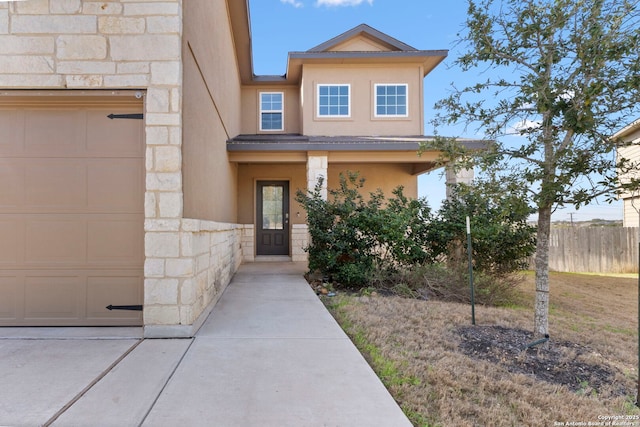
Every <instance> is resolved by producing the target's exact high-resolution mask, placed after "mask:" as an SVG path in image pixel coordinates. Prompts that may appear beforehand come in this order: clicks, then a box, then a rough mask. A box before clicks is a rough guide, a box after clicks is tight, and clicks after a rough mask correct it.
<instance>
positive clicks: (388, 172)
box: [238, 163, 418, 224]
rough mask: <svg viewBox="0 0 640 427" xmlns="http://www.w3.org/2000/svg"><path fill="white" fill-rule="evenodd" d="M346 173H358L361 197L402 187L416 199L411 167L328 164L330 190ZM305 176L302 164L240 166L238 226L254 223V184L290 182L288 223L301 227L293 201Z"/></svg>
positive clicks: (301, 218) (302, 219) (302, 218)
mask: <svg viewBox="0 0 640 427" xmlns="http://www.w3.org/2000/svg"><path fill="white" fill-rule="evenodd" d="M346 171H352V172H359V173H360V177H363V178H365V180H366V181H365V187H364V188H363V191H362V193H363V194H364V195H367V194H369V192H372V191H376V190H377V189H378V188H380V189H381V190H382V191H383V192H384V193H385V196H386V197H390V196H392V193H391V191H392V190H393V189H395V188H396V187H397V186H399V185H403V186H404V194H405V196H407V197H413V198H416V197H417V196H418V179H417V177H416V176H414V175H411V165H408V164H407V165H402V164H383V163H371V164H357V163H339V164H331V163H330V164H329V167H328V170H327V174H328V177H329V179H328V183H329V189H332V188H337V187H338V184H339V179H340V173H341V172H346ZM306 173H307V172H306V165H305V164H279V165H277V164H263V165H248V164H241V165H239V167H238V192H239V194H240V197H239V199H238V211H239V213H238V223H240V224H253V223H254V221H255V191H256V190H255V189H256V182H257V181H263V180H264V181H266V180H278V181H289V187H290V196H289V197H290V206H291V208H290V212H291V223H292V224H304V223H305V213H304V209H303V208H302V207H301V206H300V205H299V204H298V203H297V202H296V201H295V200H294V199H295V192H296V190H298V189H302V190H304V189H306V188H307V175H306ZM298 214H299V215H298Z"/></svg>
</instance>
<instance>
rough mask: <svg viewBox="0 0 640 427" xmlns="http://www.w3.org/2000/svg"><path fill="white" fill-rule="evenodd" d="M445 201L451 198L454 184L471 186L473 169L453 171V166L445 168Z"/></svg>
mask: <svg viewBox="0 0 640 427" xmlns="http://www.w3.org/2000/svg"><path fill="white" fill-rule="evenodd" d="M446 171H447V184H446V185H447V200H448V199H450V198H451V195H452V192H453V186H454V185H456V184H471V182H473V177H474V173H473V168H471V169H459V170H455V168H454V167H453V166H447V167H446Z"/></svg>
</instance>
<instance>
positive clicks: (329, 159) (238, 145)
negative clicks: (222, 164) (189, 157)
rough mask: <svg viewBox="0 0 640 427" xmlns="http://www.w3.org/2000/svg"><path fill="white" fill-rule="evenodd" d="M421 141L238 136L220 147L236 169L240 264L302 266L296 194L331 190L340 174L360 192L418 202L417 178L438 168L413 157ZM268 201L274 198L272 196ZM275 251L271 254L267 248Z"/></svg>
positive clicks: (432, 157)
mask: <svg viewBox="0 0 640 427" xmlns="http://www.w3.org/2000/svg"><path fill="white" fill-rule="evenodd" d="M431 140H432V138H429V137H424V136H422V137H419V136H418V137H353V136H349V137H310V136H304V135H240V136H238V137H236V138H233V139H231V140H229V141H228V142H227V153H228V156H229V161H230V162H232V163H235V164H237V165H238V223H240V224H242V225H243V227H244V228H245V231H246V232H245V237H244V238H243V242H242V247H243V260H244V261H246V262H251V261H255V260H259V259H263V257H267V256H288V257H290V259H291V260H292V261H306V259H307V254H306V252H305V251H304V248H305V247H306V246H307V245H308V232H307V230H308V229H307V225H306V214H305V212H304V210H303V208H302V207H301V206H300V205H299V204H298V203H297V202H296V201H295V195H296V192H297V191H298V190H301V191H307V190H312V189H314V188H315V186H316V184H317V182H318V180H319V178H321V177H322V178H323V179H324V186H323V187H324V188H323V189H322V192H323V194H324V197H326V196H327V188H335V187H337V185H338V183H339V177H340V174H341V173H343V172H346V171H352V172H358V173H359V174H360V177H362V178H365V180H366V182H365V186H364V188H363V190H362V191H363V193H364V194H368V193H369V192H373V191H376V190H377V189H381V190H382V191H383V192H384V194H385V195H391V192H392V190H393V189H395V188H396V187H398V186H399V185H402V186H403V187H404V192H405V195H406V196H408V197H413V198H416V197H417V196H418V188H417V185H418V184H417V176H418V175H419V174H422V173H425V172H429V171H432V170H434V169H436V168H438V167H439V166H440V164H439V162H438V160H439V156H440V152H439V151H423V152H422V153H419V150H420V146H421V144H422V143H426V142H429V141H431ZM274 194H277V195H276V196H275V197H274ZM275 246H278V247H275Z"/></svg>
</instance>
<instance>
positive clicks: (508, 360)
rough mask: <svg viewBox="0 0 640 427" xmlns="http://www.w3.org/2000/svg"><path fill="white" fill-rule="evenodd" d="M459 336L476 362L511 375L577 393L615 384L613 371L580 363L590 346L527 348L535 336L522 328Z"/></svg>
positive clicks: (463, 331) (465, 331) (463, 330)
mask: <svg viewBox="0 0 640 427" xmlns="http://www.w3.org/2000/svg"><path fill="white" fill-rule="evenodd" d="M457 332H458V333H459V334H460V338H461V342H460V345H459V348H460V350H461V351H462V352H463V353H464V354H465V355H467V356H469V357H472V358H474V359H479V360H485V361H488V362H492V363H495V364H497V365H500V366H501V367H503V368H505V369H506V370H508V371H509V372H511V373H517V374H525V375H529V376H533V377H535V378H536V379H538V380H542V381H546V382H548V383H552V384H558V385H563V386H566V387H567V388H569V389H570V390H572V391H574V392H580V393H585V394H587V393H592V392H595V393H598V390H599V389H600V388H601V387H602V386H604V385H609V386H610V385H612V382H613V378H614V376H615V373H614V370H613V368H611V367H609V366H606V365H595V364H589V363H584V362H582V361H580V360H577V359H578V358H579V356H581V355H585V354H590V353H593V351H592V350H591V349H589V348H588V347H585V346H582V345H579V344H575V343H571V342H566V341H555V340H553V339H551V340H549V341H548V343H544V344H540V345H537V346H533V347H529V348H527V345H529V344H531V343H532V342H533V341H534V340H533V336H532V333H531V332H528V331H525V330H522V329H512V328H505V327H502V326H464V327H460V328H458V329H457ZM613 388H614V390H613V394H614V395H619V396H622V395H625V394H626V393H627V392H626V390H625V389H624V388H623V387H618V388H616V387H613Z"/></svg>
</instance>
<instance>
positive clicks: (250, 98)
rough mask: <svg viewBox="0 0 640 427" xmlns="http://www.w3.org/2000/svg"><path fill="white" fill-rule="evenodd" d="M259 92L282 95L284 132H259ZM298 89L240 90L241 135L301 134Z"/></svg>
mask: <svg viewBox="0 0 640 427" xmlns="http://www.w3.org/2000/svg"><path fill="white" fill-rule="evenodd" d="M260 92H283V93H284V131H280V132H269V131H267V132H262V131H260V104H259V101H258V100H259V99H260V98H259V96H258V94H259V93H260ZM300 115H301V107H300V89H299V88H298V87H297V86H270V85H265V86H245V87H243V88H242V129H241V133H243V134H250V135H255V134H259V133H261V134H273V133H275V134H278V133H301V132H302V127H301V122H300Z"/></svg>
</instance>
